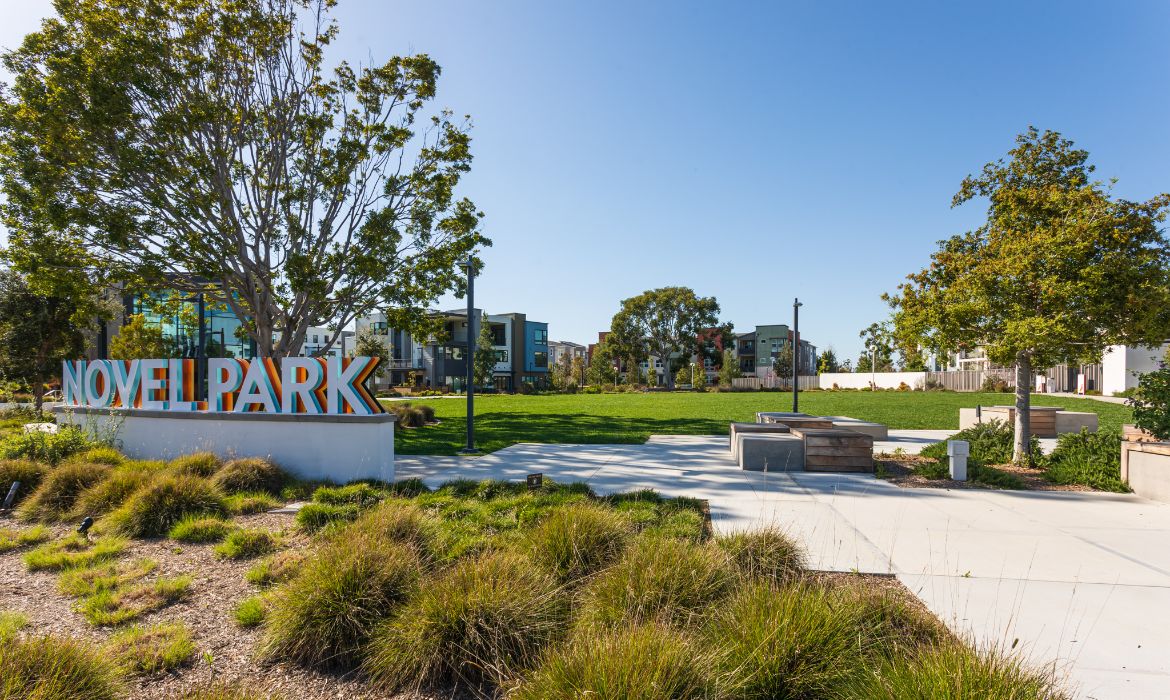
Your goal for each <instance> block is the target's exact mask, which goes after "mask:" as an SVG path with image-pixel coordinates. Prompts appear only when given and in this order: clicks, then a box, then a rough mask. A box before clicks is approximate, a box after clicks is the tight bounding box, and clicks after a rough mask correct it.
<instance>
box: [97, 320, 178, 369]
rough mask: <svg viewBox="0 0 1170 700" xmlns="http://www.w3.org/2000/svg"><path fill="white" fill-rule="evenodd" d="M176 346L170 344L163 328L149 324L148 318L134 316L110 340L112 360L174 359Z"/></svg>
mask: <svg viewBox="0 0 1170 700" xmlns="http://www.w3.org/2000/svg"><path fill="white" fill-rule="evenodd" d="M174 349H175V347H174V344H173V343H171V342H168V341H167V339H166V337H165V336H164V335H163V332H162V328H160V327H159V326H157V325H155V324H153V323H147V321H146V316H145V315H143V314H134V315H132V316H130V318H129V319H127V322H126V325H124V326H122V328H121V329H119V330H118V334H117V335H115V336H114V337H113V338H111V339H110V352H109V354H110V359H111V360H147V359H151V358H156V357H159V358H161V357H174V354H175V352H174Z"/></svg>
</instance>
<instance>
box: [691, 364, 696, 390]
mask: <svg viewBox="0 0 1170 700" xmlns="http://www.w3.org/2000/svg"><path fill="white" fill-rule="evenodd" d="M691 388H692V389H694V388H695V363H694V362H692V363H691Z"/></svg>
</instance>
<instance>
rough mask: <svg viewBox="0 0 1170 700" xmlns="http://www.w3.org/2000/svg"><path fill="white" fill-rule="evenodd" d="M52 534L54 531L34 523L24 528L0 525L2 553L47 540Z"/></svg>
mask: <svg viewBox="0 0 1170 700" xmlns="http://www.w3.org/2000/svg"><path fill="white" fill-rule="evenodd" d="M52 536H53V533H52V532H50V531H49V528H47V527H45V526H44V525H34V526H33V527H30V528H27V529H24V530H16V529H14V528H11V527H0V554H4V553H5V552H11V551H13V550H17V549H24V548H26V547H31V546H33V545H35V544H40V543H42V542H46V541H48V539H49V538H50V537H52Z"/></svg>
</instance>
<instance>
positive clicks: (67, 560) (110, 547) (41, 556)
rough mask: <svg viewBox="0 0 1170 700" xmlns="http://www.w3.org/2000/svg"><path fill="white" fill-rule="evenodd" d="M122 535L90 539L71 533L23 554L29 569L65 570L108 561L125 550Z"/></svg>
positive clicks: (124, 541)
mask: <svg viewBox="0 0 1170 700" xmlns="http://www.w3.org/2000/svg"><path fill="white" fill-rule="evenodd" d="M126 544H127V542H126V540H124V539H122V538H121V537H109V536H106V537H98V538H95V539H90V538H88V537H84V536H82V535H77V534H72V535H69V536H67V537H64V538H62V539H59V540H56V541H54V542H47V543H45V544H43V545H41V546H40V547H37V548H36V549H34V550H32V551H31V552H28V553H27V554H25V555H24V563H25V565H26V566H28V570H29V571H64V570H66V569H76V568H82V567H87V566H93V565H94V564H100V563H102V562H107V561H110V560H111V559H113V558H114V557H116V556H118V555H119V554H121V553H122V550H124V549H126Z"/></svg>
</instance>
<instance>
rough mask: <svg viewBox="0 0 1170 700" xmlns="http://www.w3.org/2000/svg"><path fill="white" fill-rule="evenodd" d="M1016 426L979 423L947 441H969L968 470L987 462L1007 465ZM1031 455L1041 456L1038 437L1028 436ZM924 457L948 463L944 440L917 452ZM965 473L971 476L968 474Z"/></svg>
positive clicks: (1012, 448) (993, 421)
mask: <svg viewBox="0 0 1170 700" xmlns="http://www.w3.org/2000/svg"><path fill="white" fill-rule="evenodd" d="M1014 436H1015V429H1014V428H1013V427H1012V426H1011V425H1009V424H1008V423H1005V422H1004V421H1000V420H992V421H988V422H986V423H978V424H976V425H974V426H972V427H970V428H967V429H965V430H960V431H959V432H957V433H955V434H954V435H952V436H951V437H949V438H947V439H948V440H966V441H967V442H968V443H969V444H970V448H971V453H970V456H969V457H968V458H967V465H968V469H970V468H971V467H975V468H978V467H979V466H981V465H986V464H1010V463H1011V461H1012V451H1013V450H1014V448H1015V444H1014V442H1013V441H1014V439H1015V438H1014ZM1031 443H1032V454H1033V455H1040V454H1042V453H1041V451H1040V440H1039V439H1038V438H1036V437H1035V436H1032V438H1031ZM920 454H921V455H922V456H923V457H930V458H931V459H934V460H938V462H939V463H940V464H943V465H944V466H945V465H946V464H947V441H946V440H943V441H942V442H936V443H934V444H933V445H927V446H926V447H924V448H923V449H922V452H921V453H920ZM968 476H972V478H973V475H971V474H969V475H968Z"/></svg>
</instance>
